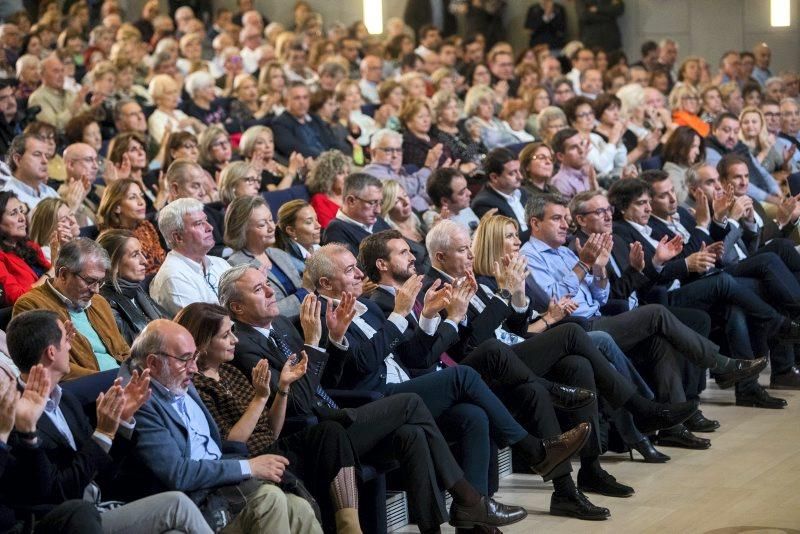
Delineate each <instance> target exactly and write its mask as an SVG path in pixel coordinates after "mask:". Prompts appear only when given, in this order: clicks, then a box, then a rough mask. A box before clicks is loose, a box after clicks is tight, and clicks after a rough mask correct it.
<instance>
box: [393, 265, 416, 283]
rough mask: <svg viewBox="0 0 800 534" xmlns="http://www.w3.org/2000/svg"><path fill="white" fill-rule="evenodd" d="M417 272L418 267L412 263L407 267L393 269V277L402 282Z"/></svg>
mask: <svg viewBox="0 0 800 534" xmlns="http://www.w3.org/2000/svg"><path fill="white" fill-rule="evenodd" d="M415 274H417V269H416V268H415V267H414V264H413V263H412V264H411V265H409V266H408V267H406V268H405V269H393V270H392V278H394V279H395V280H396V281H398V282H400V283H405V282H406V281H407V280H408V279H409V278H411V277H412V276H414V275H415Z"/></svg>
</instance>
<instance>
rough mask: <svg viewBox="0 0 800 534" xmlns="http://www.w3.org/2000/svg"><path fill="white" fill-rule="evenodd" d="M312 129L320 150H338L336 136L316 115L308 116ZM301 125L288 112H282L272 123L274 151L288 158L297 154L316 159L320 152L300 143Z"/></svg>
mask: <svg viewBox="0 0 800 534" xmlns="http://www.w3.org/2000/svg"><path fill="white" fill-rule="evenodd" d="M310 117H311V125H312V128H313V129H314V130H315V131H316V132H317V135H318V136H319V140H320V143H321V144H322V150H330V149H332V148H339V144H338V143H337V141H336V136H335V135H334V134H333V130H331V128H330V126H328V125H327V124H325V123H324V122H323V121H322V119H320V118H319V117H317V116H316V115H310ZM301 126H302V125H301V124H300V123H299V122H298V121H297V119H295V118H294V117H293V116H292V115H291V114H289V112H288V111H284V112H283V113H281V114H280V115H278V116H277V117H275V119H274V120H273V121H272V131H273V132H274V134H275V151H276V152H277V153H278V154H280V155H281V156H283V157H285V158H288V157H289V156H291V155H292V152H299V153H300V154H302V155H303V157H306V158H309V157H311V158H316V157H318V156H319V155H320V153H321V152H322V150H318V149H316V148H314V147H310V146H308V145H306V144H304V143H303V142H302V136H301V135H300V128H301Z"/></svg>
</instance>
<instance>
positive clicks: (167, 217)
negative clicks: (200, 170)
mask: <svg viewBox="0 0 800 534" xmlns="http://www.w3.org/2000/svg"><path fill="white" fill-rule="evenodd" d="M198 211H203V203H202V202H200V201H199V200H197V199H196V198H179V199H177V200H173V201H172V202H170V203H169V204H167V205H166V206H164V207H163V208H161V211H159V212H158V229H159V231H160V232H161V235H163V236H164V240H165V241H166V242H167V245H169V248H175V240H174V237H173V236H174V234H176V233H178V234H180V233H183V230H184V226H183V217H184V216H185V215H188V214H190V213H196V212H198ZM62 251H63V249H62Z"/></svg>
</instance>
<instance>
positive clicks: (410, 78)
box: [398, 72, 428, 98]
mask: <svg viewBox="0 0 800 534" xmlns="http://www.w3.org/2000/svg"><path fill="white" fill-rule="evenodd" d="M398 81H399V82H400V85H401V86H402V87H403V91H405V93H406V97H407V98H427V97H428V93H427V87H426V86H425V77H424V76H423V75H422V74H420V73H419V72H407V73H405V74H403V75H402V76H400V79H399V80H398Z"/></svg>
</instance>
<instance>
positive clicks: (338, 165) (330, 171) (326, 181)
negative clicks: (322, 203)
mask: <svg viewBox="0 0 800 534" xmlns="http://www.w3.org/2000/svg"><path fill="white" fill-rule="evenodd" d="M373 139H374V138H373ZM349 172H350V158H348V157H347V156H345V155H344V154H343V153H342V152H340V151H338V150H336V149H334V150H326V151H325V152H323V153H322V154H320V155H319V157H318V158H317V160H316V161H315V162H314V164H313V165H312V167H311V173H310V174H309V176H308V178H306V187H308V191H309V192H310V193H311V194H312V195H313V194H315V193H326V194H327V193H330V192H331V189H332V188H333V182H334V180H335V179H336V175H338V174H341V173H349Z"/></svg>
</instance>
